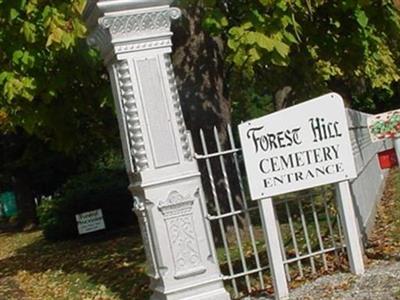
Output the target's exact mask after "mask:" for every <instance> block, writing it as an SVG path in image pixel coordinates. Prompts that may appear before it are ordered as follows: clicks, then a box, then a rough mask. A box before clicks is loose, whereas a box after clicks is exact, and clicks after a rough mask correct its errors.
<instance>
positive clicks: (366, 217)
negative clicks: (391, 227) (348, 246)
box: [347, 109, 393, 235]
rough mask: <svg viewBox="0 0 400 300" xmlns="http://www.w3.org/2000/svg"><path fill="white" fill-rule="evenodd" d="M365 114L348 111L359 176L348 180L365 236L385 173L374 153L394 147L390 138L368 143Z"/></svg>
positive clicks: (370, 223)
mask: <svg viewBox="0 0 400 300" xmlns="http://www.w3.org/2000/svg"><path fill="white" fill-rule="evenodd" d="M368 116H369V115H368V114H366V113H362V112H359V111H355V110H351V109H348V110H347V117H348V122H349V127H350V138H351V142H352V146H353V152H354V158H355V162H356V167H357V174H358V177H357V178H356V179H354V180H353V181H351V189H352V194H353V199H354V201H355V210H356V215H357V218H358V220H359V225H360V229H361V231H362V233H363V234H367V235H368V233H369V231H370V229H371V227H372V225H373V223H374V219H375V214H376V206H377V204H378V203H379V200H380V198H381V196H382V192H383V188H384V184H385V177H386V175H387V173H388V172H387V171H382V170H381V168H380V166H379V161H378V155H377V153H378V152H380V151H383V150H385V149H389V148H392V147H393V144H392V142H391V141H385V142H378V143H372V142H371V139H370V137H369V133H368V127H367V118H368Z"/></svg>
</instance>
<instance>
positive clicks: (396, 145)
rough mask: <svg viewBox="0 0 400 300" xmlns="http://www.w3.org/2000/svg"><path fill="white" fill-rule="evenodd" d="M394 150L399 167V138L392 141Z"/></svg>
mask: <svg viewBox="0 0 400 300" xmlns="http://www.w3.org/2000/svg"><path fill="white" fill-rule="evenodd" d="M393 145H394V149H395V151H396V156H397V163H398V165H399V166H400V138H395V139H394V140H393Z"/></svg>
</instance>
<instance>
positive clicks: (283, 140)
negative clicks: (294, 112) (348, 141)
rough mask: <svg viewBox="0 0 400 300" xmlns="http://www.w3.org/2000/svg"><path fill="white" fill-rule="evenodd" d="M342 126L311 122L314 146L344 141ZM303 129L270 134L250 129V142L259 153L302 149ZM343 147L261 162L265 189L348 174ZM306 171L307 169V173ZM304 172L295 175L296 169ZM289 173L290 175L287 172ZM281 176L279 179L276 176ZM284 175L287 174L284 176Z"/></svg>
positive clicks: (262, 160)
mask: <svg viewBox="0 0 400 300" xmlns="http://www.w3.org/2000/svg"><path fill="white" fill-rule="evenodd" d="M338 125H339V122H337V121H333V122H328V121H326V120H325V119H324V118H318V117H314V118H310V119H309V126H310V127H309V129H310V130H311V131H312V134H313V136H314V140H313V142H314V143H317V144H318V143H320V142H323V141H325V140H330V139H334V138H336V137H341V136H342V134H341V132H340V130H339V128H338ZM301 131H302V128H301V127H297V128H293V129H287V130H285V131H278V132H275V133H268V132H267V131H266V129H265V128H264V126H258V127H254V128H250V129H248V131H247V138H249V139H251V140H252V142H253V145H254V151H255V153H258V152H265V153H267V152H269V151H271V150H279V149H283V148H286V147H291V146H294V145H301V144H302V143H303V141H302V140H301V136H300V135H301ZM339 147H340V145H339V144H332V145H326V146H322V147H315V148H311V149H307V150H305V151H298V152H291V153H288V154H286V155H275V156H271V157H268V156H266V157H265V158H263V159H261V160H260V161H259V165H258V167H259V170H260V171H261V172H262V173H263V174H266V175H270V176H269V177H266V178H265V179H264V187H265V188H269V187H272V186H276V185H279V184H286V183H292V182H295V181H303V180H308V179H310V178H316V177H318V176H321V175H322V176H324V175H328V174H334V173H341V172H343V171H344V169H343V167H342V163H341V162H339V161H338V160H339ZM304 167H306V169H304ZM298 168H299V169H300V170H297V171H291V170H293V169H298ZM285 171H286V172H285ZM275 172H279V173H280V175H279V176H274V175H273V173H275ZM282 172H284V173H283V174H282Z"/></svg>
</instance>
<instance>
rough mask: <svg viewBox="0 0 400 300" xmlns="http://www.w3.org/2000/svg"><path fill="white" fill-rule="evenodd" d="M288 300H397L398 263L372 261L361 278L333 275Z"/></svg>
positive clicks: (399, 292)
mask: <svg viewBox="0 0 400 300" xmlns="http://www.w3.org/2000/svg"><path fill="white" fill-rule="evenodd" d="M251 299H252V300H270V299H273V298H271V297H258V298H251ZM290 299H291V300H320V299H343V300H354V299H355V300H379V299H384V300H400V262H393V261H391V262H390V261H374V262H373V263H372V264H371V265H370V266H369V267H368V269H367V270H366V272H365V274H364V275H362V276H355V275H352V274H350V273H337V274H334V275H328V276H324V277H321V278H319V279H317V280H315V281H313V282H310V283H307V284H305V285H303V286H301V287H299V288H297V289H294V290H292V291H291V293H290ZM249 300H250V299H249Z"/></svg>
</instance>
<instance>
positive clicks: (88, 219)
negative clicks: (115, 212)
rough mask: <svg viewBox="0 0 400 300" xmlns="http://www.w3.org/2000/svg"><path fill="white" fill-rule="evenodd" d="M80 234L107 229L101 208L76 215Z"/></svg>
mask: <svg viewBox="0 0 400 300" xmlns="http://www.w3.org/2000/svg"><path fill="white" fill-rule="evenodd" d="M75 218H76V223H77V226H78V232H79V234H85V233H90V232H95V231H99V230H103V229H106V225H105V224H104V219H103V212H102V210H101V209H97V210H92V211H88V212H85V213H82V214H78V215H75Z"/></svg>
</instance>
